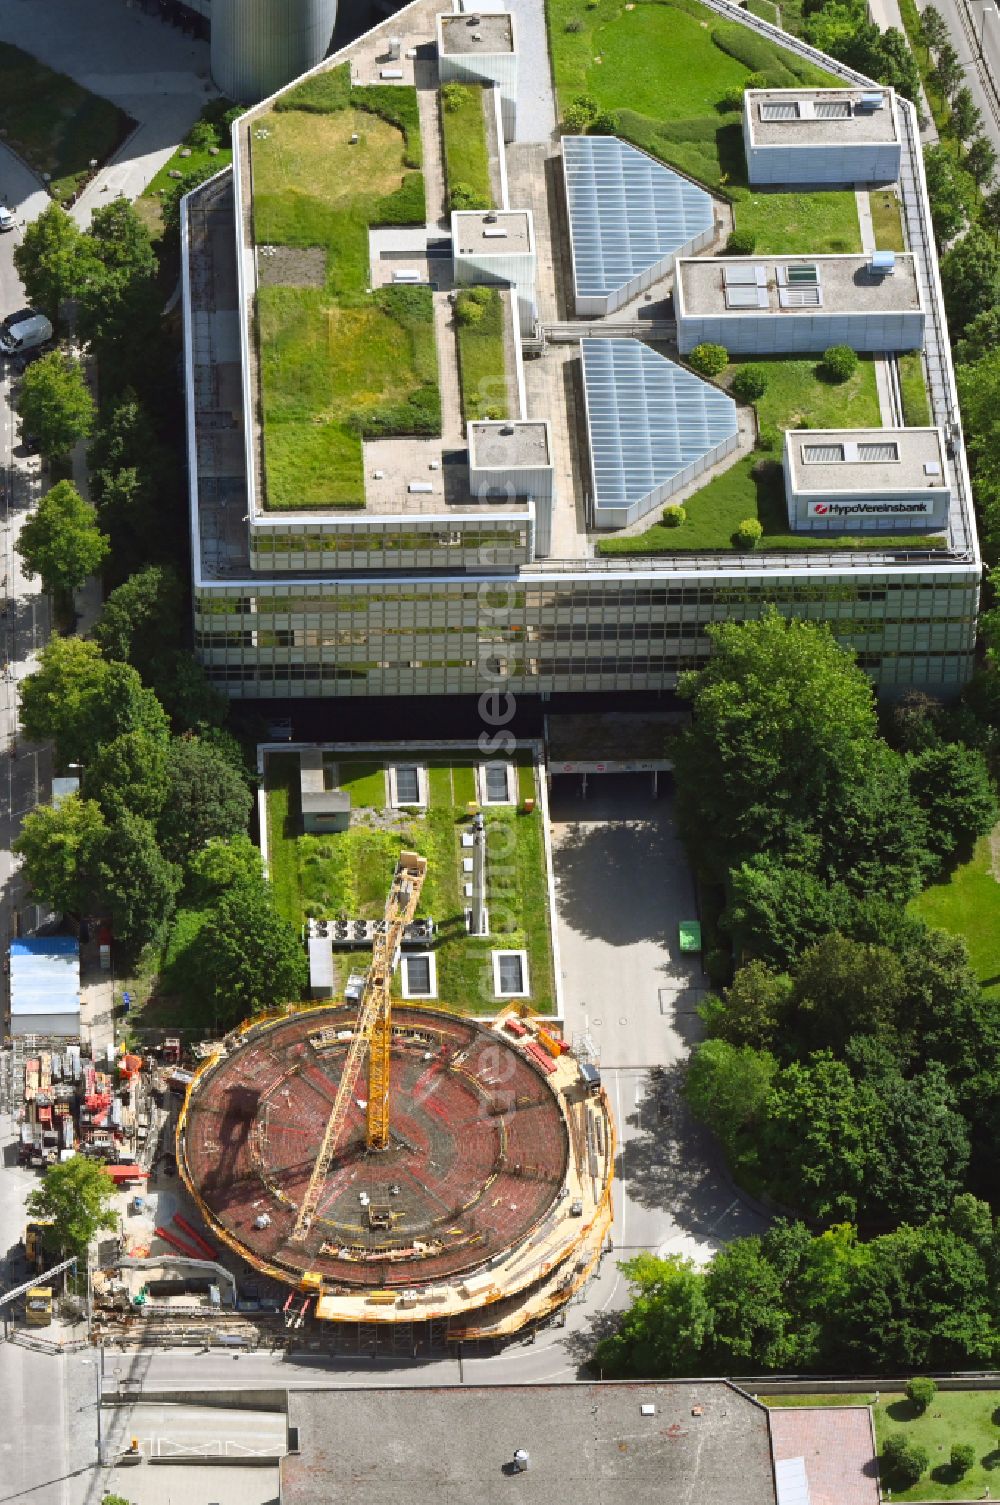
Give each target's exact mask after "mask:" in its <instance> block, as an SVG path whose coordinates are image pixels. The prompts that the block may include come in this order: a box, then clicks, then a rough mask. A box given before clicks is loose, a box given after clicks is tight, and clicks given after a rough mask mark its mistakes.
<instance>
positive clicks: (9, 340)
mask: <svg viewBox="0 0 1000 1505" xmlns="http://www.w3.org/2000/svg"><path fill="white" fill-rule="evenodd" d="M51 338H52V325H51V324H50V323H49V321H48V319H47V318H46V317H45V315H44V314H36V313H29V312H28V311H27V310H25V312H24V313H23V314H19V315H17V316H16V322H14V323H8V322H7V320H4V323H3V327H2V328H0V350H2V351H3V353H4V354H5V355H18V354H20V352H21V351H22V350H36V349H37V348H38V346H39V345H46V344H48V342H49V340H51Z"/></svg>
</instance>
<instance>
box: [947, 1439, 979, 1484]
mask: <svg viewBox="0 0 1000 1505" xmlns="http://www.w3.org/2000/svg"><path fill="white" fill-rule="evenodd" d="M950 1459H951V1471H952V1473H953V1474H954V1475H955V1477H956V1479H964V1478H965V1476H966V1474H967V1473H968V1472H969V1469H970V1468H971V1467H972V1465H973V1464H974V1463H975V1461H976V1449H975V1447H974V1446H973V1444H972V1443H971V1442H953V1443H952V1445H951V1455H950Z"/></svg>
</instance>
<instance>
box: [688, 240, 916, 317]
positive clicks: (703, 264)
mask: <svg viewBox="0 0 1000 1505" xmlns="http://www.w3.org/2000/svg"><path fill="white" fill-rule="evenodd" d="M810 267H813V268H815V272H816V279H815V282H813V283H809V282H808V281H803V280H802V279H806V278H808V272H807V268H810ZM789 272H791V273H792V276H791V277H789V275H788V274H789ZM755 290H756V293H757V294H758V295H759V297H758V298H757V300H756V301H754V292H755ZM677 295H678V299H679V306H680V307H681V308H682V309H683V312H684V313H685V314H688V315H693V314H716V315H717V314H726V315H735V316H740V315H745V314H750V315H752V316H756V317H759V316H760V315H761V314H762V313H772V314H780V315H781V316H782V318H795V317H801V316H802V315H805V316H806V317H812V316H814V315H815V314H816V313H817V312H819V311H820V310H822V311H824V312H826V313H830V312H831V311H836V312H838V313H871V314H885V313H898V312H914V313H916V312H919V310H920V309H921V308H922V307H923V304H922V303H921V299H920V287H919V284H918V282H917V272H916V266H915V263H914V259H913V256H912V255H911V254H910V253H909V252H897V254H896V258H895V270H894V271H893V272H892V273H891V274H890V275H889V276H882V275H879V274H877V273H875V272H873V271H872V258H871V253H869V254H868V255H854V256H717V257H714V258H706V257H681V258H679V259H678V261H677Z"/></svg>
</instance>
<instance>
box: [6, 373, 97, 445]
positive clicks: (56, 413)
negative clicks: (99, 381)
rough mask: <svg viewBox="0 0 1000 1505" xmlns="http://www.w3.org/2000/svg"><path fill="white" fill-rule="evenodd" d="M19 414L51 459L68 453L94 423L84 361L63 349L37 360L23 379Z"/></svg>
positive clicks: (92, 405)
mask: <svg viewBox="0 0 1000 1505" xmlns="http://www.w3.org/2000/svg"><path fill="white" fill-rule="evenodd" d="M17 411H18V412H19V414H20V415H21V422H22V424H23V426H24V429H25V431H26V432H27V433H30V434H33V435H34V436H35V439H36V440H37V441H38V448H39V449H40V450H41V452H42V454H43V455H44V456H45V458H46V459H47V460H53V459H55V458H57V456H59V455H65V454H68V453H69V451H70V450H71V449H72V448H73V445H74V444H75V443H76V442H77V440H78V439H85V438H86V437H87V435H88V434H89V433H90V430H91V426H92V424H93V421H94V399H93V398H92V397H91V395H90V390H89V388H88V386H87V383H86V379H85V378H84V374H83V367H82V366H81V365H80V362H79V361H75V360H73V359H72V358H71V357H70V356H68V355H64V354H63V352H62V351H61V350H51V351H50V352H49V354H48V355H43V356H42V357H41V358H40V359H39V360H37V361H34V362H33V363H32V364H31V365H30V366H29V367H28V369H27V371H25V373H24V376H23V378H22V380H21V391H20V394H19V396H18V399H17Z"/></svg>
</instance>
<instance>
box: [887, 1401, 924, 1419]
mask: <svg viewBox="0 0 1000 1505" xmlns="http://www.w3.org/2000/svg"><path fill="white" fill-rule="evenodd" d="M885 1414H886V1415H887V1416H891V1417H892V1419H893V1421H899V1422H905V1421H916V1419H917V1417H918V1416H919V1415H920V1409H919V1407H917V1406H915V1405H914V1404H913V1402H912V1401H911V1400H906V1399H905V1398H904V1399H902V1400H894V1401H893V1403H892V1405H891V1406H886V1408H885Z"/></svg>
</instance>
